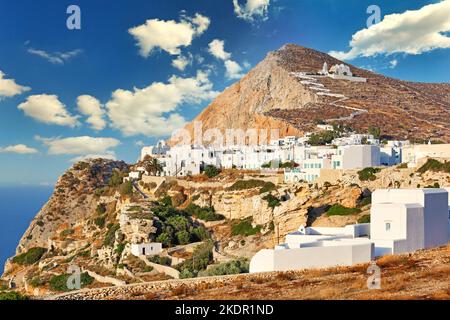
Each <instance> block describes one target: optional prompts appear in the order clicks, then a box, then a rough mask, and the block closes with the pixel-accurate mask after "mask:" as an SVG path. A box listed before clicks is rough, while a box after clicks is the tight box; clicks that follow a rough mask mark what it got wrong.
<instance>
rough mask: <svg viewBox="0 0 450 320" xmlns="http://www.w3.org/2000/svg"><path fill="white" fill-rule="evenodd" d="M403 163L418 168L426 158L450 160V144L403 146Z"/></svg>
mask: <svg viewBox="0 0 450 320" xmlns="http://www.w3.org/2000/svg"><path fill="white" fill-rule="evenodd" d="M401 156H402V161H401V162H402V163H407V164H408V166H409V167H416V166H418V165H419V164H420V163H422V162H423V161H424V160H426V158H450V144H411V145H405V146H402V155H401Z"/></svg>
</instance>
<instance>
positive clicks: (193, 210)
mask: <svg viewBox="0 0 450 320" xmlns="http://www.w3.org/2000/svg"><path fill="white" fill-rule="evenodd" d="M184 211H186V212H187V213H188V214H189V215H190V216H194V217H196V218H198V219H201V220H203V221H221V220H224V219H225V217H224V216H223V215H221V214H218V213H216V211H215V210H214V208H206V207H200V206H198V205H196V204H193V203H190V204H189V205H188V206H187V207H186V209H185V210H184Z"/></svg>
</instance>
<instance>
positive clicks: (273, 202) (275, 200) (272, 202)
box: [263, 193, 281, 209]
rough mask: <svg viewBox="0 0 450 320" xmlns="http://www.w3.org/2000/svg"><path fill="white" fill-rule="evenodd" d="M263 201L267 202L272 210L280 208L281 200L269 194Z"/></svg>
mask: <svg viewBox="0 0 450 320" xmlns="http://www.w3.org/2000/svg"><path fill="white" fill-rule="evenodd" d="M263 200H266V201H267V204H268V206H269V207H270V208H272V209H275V207H278V206H279V205H280V204H281V202H280V199H278V198H277V197H275V196H274V195H272V194H271V193H269V194H268V195H267V196H265V197H263Z"/></svg>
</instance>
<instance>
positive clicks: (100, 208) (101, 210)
mask: <svg viewBox="0 0 450 320" xmlns="http://www.w3.org/2000/svg"><path fill="white" fill-rule="evenodd" d="M95 212H96V213H97V214H98V215H99V216H101V215H102V214H104V213H106V204H104V203H100V204H98V205H97V208H96V209H95Z"/></svg>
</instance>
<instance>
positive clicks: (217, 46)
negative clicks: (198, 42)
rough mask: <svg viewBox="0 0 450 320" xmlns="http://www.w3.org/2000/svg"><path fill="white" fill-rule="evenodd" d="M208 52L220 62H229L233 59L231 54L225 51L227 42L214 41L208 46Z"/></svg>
mask: <svg viewBox="0 0 450 320" xmlns="http://www.w3.org/2000/svg"><path fill="white" fill-rule="evenodd" d="M208 47H209V49H208V52H209V53H211V54H212V55H213V56H214V57H216V58H217V59H220V60H228V59H230V57H231V53H228V52H226V51H225V49H224V47H225V42H224V41H223V40H219V39H214V40H213V41H211V42H210V43H209V45H208Z"/></svg>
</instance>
